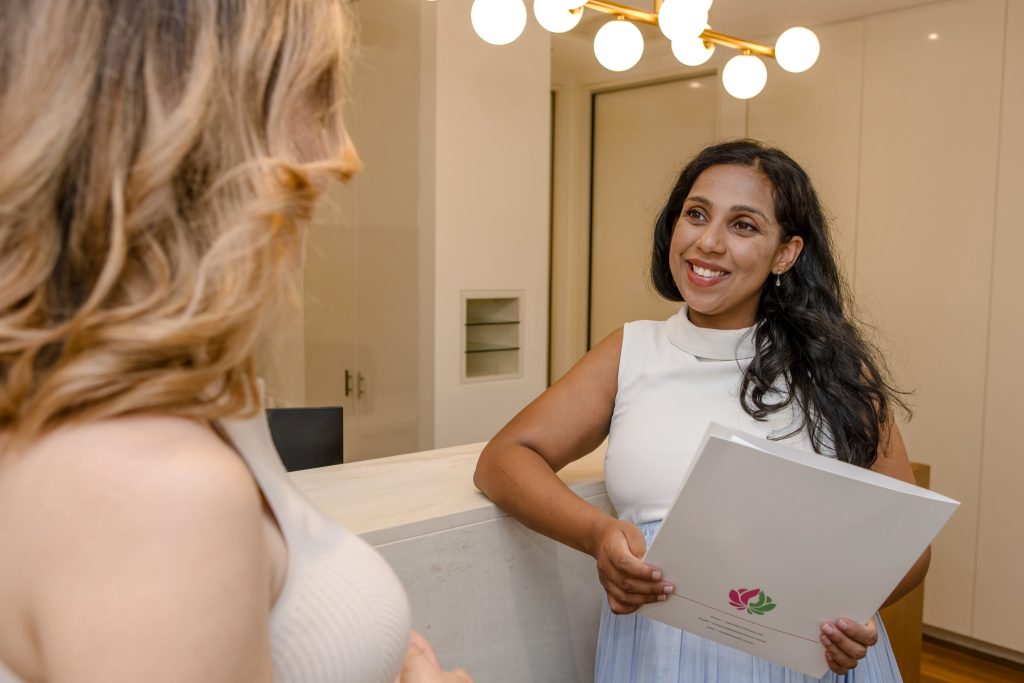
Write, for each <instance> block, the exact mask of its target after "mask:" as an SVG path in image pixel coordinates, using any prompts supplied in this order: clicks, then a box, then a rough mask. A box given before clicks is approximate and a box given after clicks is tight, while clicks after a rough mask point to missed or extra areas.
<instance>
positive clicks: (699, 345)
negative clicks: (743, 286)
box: [668, 304, 754, 360]
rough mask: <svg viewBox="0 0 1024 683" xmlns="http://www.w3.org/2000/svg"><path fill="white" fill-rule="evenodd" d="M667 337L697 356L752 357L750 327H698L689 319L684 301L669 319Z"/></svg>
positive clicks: (748, 358) (715, 357)
mask: <svg viewBox="0 0 1024 683" xmlns="http://www.w3.org/2000/svg"><path fill="white" fill-rule="evenodd" d="M668 338H669V339H670V340H671V341H672V343H673V344H674V345H676V346H678V347H679V348H680V349H682V350H683V351H686V352H687V353H688V354H690V355H691V356H696V357H697V358H704V359H707V360H750V359H751V358H753V357H754V328H753V327H744V328H743V329H740V330H715V329H712V328H710V327H697V326H696V325H694V324H693V323H692V322H690V316H689V315H688V309H687V306H686V304H683V305H682V307H681V308H680V309H679V312H678V313H676V314H675V315H674V316H672V317H671V318H669V319H668Z"/></svg>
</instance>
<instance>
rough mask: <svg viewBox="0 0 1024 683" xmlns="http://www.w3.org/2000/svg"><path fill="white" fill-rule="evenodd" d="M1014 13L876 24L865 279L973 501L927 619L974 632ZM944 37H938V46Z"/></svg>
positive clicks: (940, 572) (943, 481)
mask: <svg viewBox="0 0 1024 683" xmlns="http://www.w3.org/2000/svg"><path fill="white" fill-rule="evenodd" d="M1002 23H1003V4H1002V2H999V1H997V0H991V1H989V0H978V1H964V2H953V3H942V4H935V5H927V6H924V7H921V8H918V9H913V10H908V11H903V12H896V13H892V14H885V15H880V16H877V17H873V18H870V19H868V20H867V22H866V27H865V28H866V31H865V61H864V104H863V107H864V109H863V136H862V148H861V159H862V162H861V172H860V188H861V194H860V203H859V208H858V212H857V214H858V226H857V251H856V263H857V272H856V282H857V287H858V290H859V291H858V293H859V295H860V297H861V298H860V301H861V305H862V307H863V308H864V309H865V311H866V314H867V316H868V317H869V319H872V320H874V321H875V322H876V323H877V325H878V327H879V330H880V333H881V337H882V338H883V340H884V343H883V348H884V349H885V350H886V352H887V355H888V358H889V361H890V362H891V363H892V365H893V367H894V369H895V370H896V375H897V381H898V382H899V383H900V384H901V385H902V386H904V387H906V388H910V389H913V390H914V392H915V393H914V396H913V397H912V403H913V405H914V406H915V409H916V416H915V419H914V420H913V421H912V422H911V423H910V424H908V425H907V426H906V427H905V428H904V433H905V436H906V441H907V445H908V448H909V452H910V457H911V458H912V459H914V460H919V461H921V462H926V463H929V464H930V465H932V487H933V488H934V489H935V490H937V491H939V492H941V493H944V494H947V495H950V496H953V497H954V498H957V499H958V500H960V501H962V502H963V506H962V507H961V508H960V510H959V511H958V512H957V513H956V514H955V515H954V517H953V519H952V521H951V522H950V524H949V525H948V526H947V527H946V529H944V530H943V532H942V533H941V534H940V535H939V538H938V539H937V540H936V542H935V544H934V546H933V551H934V559H933V561H932V566H931V571H930V573H929V576H928V586H927V589H926V591H925V621H926V622H927V623H929V624H932V625H935V626H938V627H941V628H944V629H947V630H950V631H955V632H958V633H963V634H969V633H970V632H971V606H972V600H973V595H972V593H973V590H972V587H973V585H974V553H975V549H976V530H977V520H978V484H979V471H980V470H979V467H980V458H981V452H980V451H981V442H982V403H983V399H984V393H985V367H986V366H985V356H986V341H985V335H984V330H986V329H987V327H988V303H989V274H990V272H991V254H992V238H993V221H994V208H993V199H994V197H995V190H996V177H995V174H996V160H997V144H998V143H997V136H998V124H999V98H1000V87H1001V73H1002V68H1001V67H1002V35H1003V28H1002ZM931 33H935V34H937V40H929V38H928V36H929V34H931Z"/></svg>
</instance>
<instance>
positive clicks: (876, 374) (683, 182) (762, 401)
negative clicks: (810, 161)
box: [651, 140, 910, 467]
mask: <svg viewBox="0 0 1024 683" xmlns="http://www.w3.org/2000/svg"><path fill="white" fill-rule="evenodd" d="M723 164H733V165H737V166H749V167H752V168H756V169H757V170H759V171H761V172H762V173H764V175H765V176H766V177H767V178H768V180H769V181H771V184H772V196H773V202H774V209H775V218H776V220H777V221H778V223H779V225H780V226H781V228H782V240H783V242H786V241H788V240H790V239H792V238H793V237H794V236H800V237H801V238H803V242H804V245H803V251H802V252H801V253H800V256H799V258H798V259H797V260H796V263H795V264H794V265H793V267H792V268H791V269H790V270H789V271H788V272H787V273H786V274H785V275H783V276H782V281H781V285H780V286H778V287H776V286H775V284H774V280H775V278H774V276H773V277H770V278H769V280H768V281H767V282H766V285H767V283H768V282H771V285H768V286H765V287H763V288H762V290H761V296H760V300H759V303H758V307H757V324H756V326H755V328H754V347H755V354H754V358H753V360H751V362H750V364H749V365H748V366H747V369H746V371H745V372H744V374H743V381H742V384H741V386H740V396H741V398H740V403H741V404H742V406H743V410H744V411H746V412H747V414H749V415H750V416H751V417H753V418H754V419H755V420H762V421H763V420H765V419H766V418H767V417H768V416H769V415H770V414H772V413H775V412H777V411H780V410H783V409H785V408H787V407H789V406H790V405H791V404H793V403H794V402H796V405H797V408H798V411H797V412H798V415H799V416H800V418H802V419H801V420H800V422H799V424H797V425H795V428H794V429H793V430H792V431H789V432H787V433H785V434H774V435H772V438H774V439H784V438H787V437H789V436H792V435H794V434H796V433H798V432H799V431H800V430H802V429H806V430H807V433H808V435H809V437H810V440H811V444H812V445H813V447H814V450H815V451H816V452H817V453H827V452H829V451H832V452H834V453H835V455H836V457H837V458H838V459H840V460H842V461H845V462H849V463H852V464H854V465H858V466H860V467H870V466H871V465H872V464H874V462H875V459H876V458H877V454H878V451H879V446H880V442H881V441H882V439H883V438H885V434H886V433H887V430H886V425H887V424H888V423H889V421H890V419H891V418H892V413H893V410H894V409H895V408H899V409H901V410H903V411H905V412H906V413H907V414H908V415H909V413H910V411H909V408H908V407H907V405H906V403H905V402H904V401H903V400H902V398H901V395H902V394H903V392H900V391H898V390H897V389H895V388H894V387H893V386H892V385H891V384H890V381H889V379H888V371H887V369H886V366H885V362H884V360H883V358H882V356H881V354H880V353H879V352H878V350H877V349H876V348H875V347H874V346H873V345H872V344H870V343H869V342H868V341H867V340H866V339H865V338H864V335H863V334H862V333H861V331H860V329H859V325H858V323H857V321H856V320H855V319H854V318H853V317H852V314H851V312H850V310H849V309H850V308H851V305H850V296H849V293H848V287H847V285H846V283H845V282H844V281H843V279H842V277H841V276H840V273H839V268H838V266H837V265H836V259H835V256H834V255H833V244H832V240H831V237H830V231H829V229H828V221H827V220H826V218H825V212H824V211H823V209H822V206H821V202H820V200H819V199H818V194H817V193H816V192H815V190H814V185H813V184H812V183H811V179H810V178H809V177H808V176H807V173H806V172H805V171H804V170H803V169H802V168H801V167H800V166H799V164H797V163H796V162H795V161H793V159H791V158H790V157H789V156H788V155H787V154H786V153H785V152H783V151H781V150H779V149H775V148H772V147H767V146H765V145H763V144H762V143H760V142H758V141H756V140H734V141H731V142H724V143H721V144H716V145H712V146H711V147H707V148H706V149H704V150H703V151H701V152H700V153H699V154H698V155H697V156H696V157H695V158H694V159H693V160H692V161H691V162H690V163H688V164H687V165H686V167H685V168H684V169H683V170H682V172H681V173H680V174H679V179H678V180H677V181H676V184H675V187H673V188H672V192H671V194H670V195H669V198H668V202H667V203H666V204H665V207H664V208H663V209H662V210H661V213H660V214H659V216H658V220H657V222H656V223H655V226H654V245H653V250H652V256H651V279H652V280H653V284H654V287H655V289H657V291H658V293H659V294H661V295H662V296H663V297H665V298H666V299H669V300H671V301H682V300H683V297H682V295H681V294H680V292H679V288H678V287H677V286H676V283H675V280H674V279H673V278H672V273H671V271H670V270H669V259H668V257H669V244H670V242H671V240H672V233H673V231H674V229H675V225H676V222H677V221H678V220H679V214H680V213H681V212H682V208H683V203H684V202H685V200H686V197H687V196H688V195H689V193H690V188H692V187H693V184H694V183H695V182H696V180H697V177H698V176H700V174H701V173H703V172H704V171H705V170H706V169H708V168H710V167H712V166H719V165H723ZM881 445H882V446H884V445H885V444H881Z"/></svg>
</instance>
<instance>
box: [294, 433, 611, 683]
mask: <svg viewBox="0 0 1024 683" xmlns="http://www.w3.org/2000/svg"><path fill="white" fill-rule="evenodd" d="M483 447H484V444H483V443H479V444H470V445H466V446H455V447H451V448H442V449H438V450H435V451H425V452H422V453H411V454H408V455H397V456H394V457H390V458H381V459H379V460H367V461H362V462H354V463H350V464H344V465H337V466H334V467H324V468H320V469H315V470H303V471H299V472H293V473H291V475H290V476H291V477H292V479H293V480H294V482H295V483H296V485H297V486H298V487H299V488H300V489H301V490H302V491H303V492H304V493H305V494H306V495H307V496H308V497H309V498H310V499H312V501H313V502H314V503H315V504H316V505H317V506H318V507H319V508H320V509H321V510H323V511H324V512H326V513H327V514H328V515H329V516H330V517H331V518H333V519H334V520H336V521H337V522H338V523H340V524H342V525H344V526H345V527H346V528H348V529H350V530H352V531H354V532H355V533H358V534H360V535H361V536H362V537H363V538H364V539H365V540H366V541H367V542H369V543H370V544H371V545H373V546H374V547H376V548H377V550H378V551H380V553H381V554H382V555H384V557H385V558H387V560H388V562H390V563H391V566H392V567H393V568H394V570H395V572H396V573H397V574H398V576H399V578H400V579H401V580H402V583H403V584H404V585H405V588H406V591H407V592H408V595H409V602H410V605H411V607H412V619H413V627H414V628H415V629H417V630H419V631H420V632H421V633H423V634H424V635H425V636H426V637H427V638H428V639H429V640H430V641H431V642H432V643H433V645H434V647H435V649H436V650H437V654H438V656H439V657H440V659H441V662H442V664H444V665H445V666H446V667H449V668H451V667H454V666H461V667H463V668H465V669H466V670H468V671H469V672H470V673H471V674H472V675H473V677H474V679H475V680H477V681H481V682H484V681H486V682H487V683H491V682H494V683H500V682H501V681H509V682H510V683H512V682H515V683H528V682H531V681H533V682H536V683H549V682H550V683H572V682H574V681H579V682H580V683H583V682H585V681H586V682H589V681H592V680H593V671H594V647H595V643H596V640H597V625H598V621H599V617H600V608H601V604H602V602H603V601H604V591H603V590H602V589H601V587H600V585H599V584H598V582H597V574H596V569H595V566H594V561H593V559H592V558H591V557H589V556H588V555H584V554H582V553H579V552H577V551H575V550H572V549H569V548H566V547H565V546H563V545H561V544H559V543H556V542H555V541H552V540H550V539H547V538H545V537H543V536H540V535H539V534H535V533H533V532H531V531H529V530H528V529H526V528H525V527H523V526H522V525H521V524H519V523H518V522H516V521H514V520H512V519H510V518H509V517H508V516H507V515H506V514H505V513H503V512H502V511H501V510H499V509H498V508H496V507H495V506H494V505H493V504H492V503H491V502H490V501H489V500H488V499H487V498H486V497H485V496H484V495H483V494H481V493H480V492H478V491H477V490H476V488H475V487H474V486H473V469H474V468H475V466H476V461H477V457H478V456H479V454H480V451H481V450H482V449H483ZM559 476H560V477H561V478H562V480H563V481H565V482H566V484H567V485H568V486H569V487H570V488H571V489H572V490H573V491H575V492H576V493H577V494H578V495H580V496H581V497H583V498H584V499H585V500H587V501H588V502H590V503H591V504H592V505H595V506H597V507H599V508H601V509H605V510H608V511H611V506H610V504H609V502H608V497H607V495H606V494H605V489H604V449H603V446H602V447H601V448H599V449H598V450H597V451H594V452H593V453H591V454H590V455H588V456H586V457H585V458H582V459H580V460H578V461H577V462H575V463H573V464H571V465H569V466H568V467H566V468H565V469H563V470H562V471H561V472H560V473H559Z"/></svg>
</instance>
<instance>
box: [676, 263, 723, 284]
mask: <svg viewBox="0 0 1024 683" xmlns="http://www.w3.org/2000/svg"><path fill="white" fill-rule="evenodd" d="M728 276H729V271H727V270H722V269H721V268H718V267H716V266H713V265H711V264H710V263H695V262H693V261H687V262H686V277H687V279H689V281H690V282H692V283H693V284H695V285H698V286H702V287H709V286H711V285H716V284H718V283H719V282H721V281H722V280H724V279H725V278H727V277H728Z"/></svg>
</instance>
